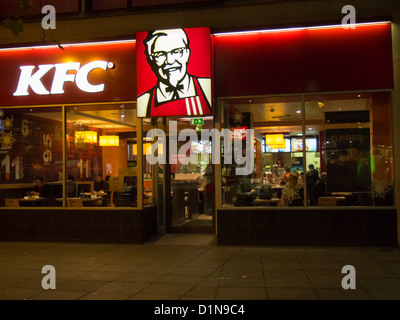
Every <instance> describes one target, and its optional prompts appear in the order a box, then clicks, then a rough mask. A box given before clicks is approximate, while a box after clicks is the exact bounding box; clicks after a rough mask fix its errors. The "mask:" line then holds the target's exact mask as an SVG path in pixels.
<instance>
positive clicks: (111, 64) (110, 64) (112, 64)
mask: <svg viewBox="0 0 400 320" xmlns="http://www.w3.org/2000/svg"><path fill="white" fill-rule="evenodd" d="M107 67H108V68H109V69H113V68H114V67H115V65H114V63H112V62H109V63H107Z"/></svg>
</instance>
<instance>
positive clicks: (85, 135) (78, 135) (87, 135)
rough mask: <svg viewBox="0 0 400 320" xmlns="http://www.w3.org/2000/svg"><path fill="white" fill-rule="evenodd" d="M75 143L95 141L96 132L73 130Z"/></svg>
mask: <svg viewBox="0 0 400 320" xmlns="http://www.w3.org/2000/svg"><path fill="white" fill-rule="evenodd" d="M75 143H97V132H96V131H75Z"/></svg>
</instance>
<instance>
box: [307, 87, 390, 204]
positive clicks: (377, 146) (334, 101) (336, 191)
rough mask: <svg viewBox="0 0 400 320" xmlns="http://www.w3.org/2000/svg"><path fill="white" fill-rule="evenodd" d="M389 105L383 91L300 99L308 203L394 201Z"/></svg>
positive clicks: (385, 93)
mask: <svg viewBox="0 0 400 320" xmlns="http://www.w3.org/2000/svg"><path fill="white" fill-rule="evenodd" d="M391 109H392V106H391V97H390V93H387V92H379V93H353V94H335V95H317V96H307V97H306V99H305V116H306V136H307V137H310V139H314V141H313V142H312V143H313V144H314V143H315V141H316V144H317V148H316V149H317V150H316V151H314V150H315V148H313V150H308V151H307V157H306V162H307V191H308V199H307V201H308V205H310V206H317V205H319V206H341V205H348V206H372V205H375V206H382V205H384V206H390V205H394V188H393V151H392V125H391V119H392V114H391ZM310 147H311V146H310Z"/></svg>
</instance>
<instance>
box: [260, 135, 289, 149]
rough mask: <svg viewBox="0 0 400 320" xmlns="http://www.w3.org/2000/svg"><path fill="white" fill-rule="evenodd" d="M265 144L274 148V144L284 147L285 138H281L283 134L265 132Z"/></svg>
mask: <svg viewBox="0 0 400 320" xmlns="http://www.w3.org/2000/svg"><path fill="white" fill-rule="evenodd" d="M265 144H266V145H271V146H274V148H275V147H276V146H278V148H283V147H285V139H284V138H283V134H267V135H266V136H265Z"/></svg>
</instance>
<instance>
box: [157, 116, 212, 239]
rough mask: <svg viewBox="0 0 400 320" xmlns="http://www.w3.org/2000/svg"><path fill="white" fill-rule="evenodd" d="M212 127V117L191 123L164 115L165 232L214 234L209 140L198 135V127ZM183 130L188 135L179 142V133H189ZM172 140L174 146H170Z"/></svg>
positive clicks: (199, 130) (199, 131) (184, 119)
mask: <svg viewBox="0 0 400 320" xmlns="http://www.w3.org/2000/svg"><path fill="white" fill-rule="evenodd" d="M198 122H201V121H198ZM212 126H213V119H212V117H207V118H203V125H191V119H190V118H176V117H174V118H167V122H166V128H167V137H168V139H167V159H169V161H167V162H168V164H166V165H165V166H164V179H163V180H164V183H165V184H166V185H165V186H164V188H163V190H164V191H165V194H164V199H165V200H166V201H165V202H166V206H165V207H166V223H167V228H166V231H167V232H171V233H172V232H180V233H215V232H214V207H215V206H214V198H215V192H214V174H213V166H212V164H211V141H210V140H209V139H205V140H202V138H201V130H203V129H205V128H212ZM184 129H189V130H190V132H191V136H190V138H189V136H188V137H186V141H179V140H180V139H178V136H179V134H181V136H183V134H184V133H185V134H186V133H187V132H189V131H188V130H186V131H185V132H182V130H184ZM174 143H175V145H176V148H174V147H172V148H170V145H171V144H174ZM170 151H171V152H170ZM188 160H189V161H188Z"/></svg>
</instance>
